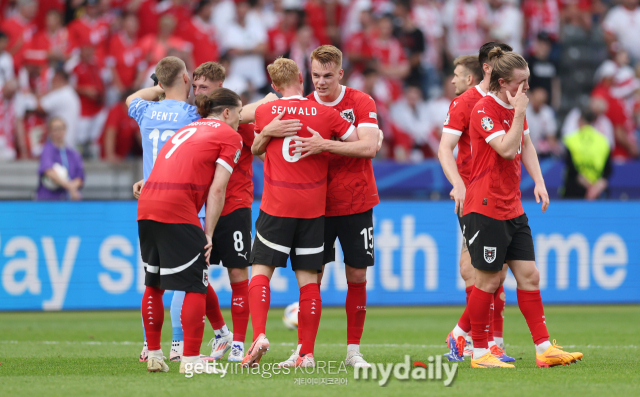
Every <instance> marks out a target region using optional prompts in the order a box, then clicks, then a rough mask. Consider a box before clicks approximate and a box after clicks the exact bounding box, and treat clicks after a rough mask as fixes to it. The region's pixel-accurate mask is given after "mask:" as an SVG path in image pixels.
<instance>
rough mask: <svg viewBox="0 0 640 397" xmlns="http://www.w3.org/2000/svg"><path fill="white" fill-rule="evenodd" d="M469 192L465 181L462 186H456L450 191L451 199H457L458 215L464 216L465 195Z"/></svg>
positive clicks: (456, 209) (456, 208)
mask: <svg viewBox="0 0 640 397" xmlns="http://www.w3.org/2000/svg"><path fill="white" fill-rule="evenodd" d="M466 194H467V188H466V187H465V186H464V183H463V184H462V185H460V186H454V187H453V189H451V192H450V193H449V197H451V200H453V201H455V203H456V207H455V210H454V211H455V212H456V215H458V216H462V212H463V207H464V197H465V195H466Z"/></svg>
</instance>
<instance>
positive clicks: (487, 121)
mask: <svg viewBox="0 0 640 397" xmlns="http://www.w3.org/2000/svg"><path fill="white" fill-rule="evenodd" d="M480 125H482V128H484V130H485V131H491V130H492V129H493V120H491V117H483V118H482V120H480Z"/></svg>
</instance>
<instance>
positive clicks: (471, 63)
mask: <svg viewBox="0 0 640 397" xmlns="http://www.w3.org/2000/svg"><path fill="white" fill-rule="evenodd" d="M456 66H462V67H463V68H465V69H467V71H468V72H469V74H471V75H472V76H473V81H475V83H476V84H478V83H480V81H482V75H483V72H482V66H480V62H479V61H478V56H477V55H462V56H459V57H457V58H456V59H455V61H453V67H454V68H455V67H456Z"/></svg>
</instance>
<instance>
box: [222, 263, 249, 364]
mask: <svg viewBox="0 0 640 397" xmlns="http://www.w3.org/2000/svg"><path fill="white" fill-rule="evenodd" d="M227 270H228V272H229V280H230V281H231V320H232V321H233V331H234V332H233V340H232V342H231V352H230V353H229V356H228V357H227V360H229V361H242V358H243V357H244V341H245V339H246V335H247V325H248V324H249V313H250V312H249V268H248V267H245V268H242V269H237V268H236V269H232V268H228V269H227Z"/></svg>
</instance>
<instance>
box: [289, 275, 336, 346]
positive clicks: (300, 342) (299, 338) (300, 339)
mask: <svg viewBox="0 0 640 397" xmlns="http://www.w3.org/2000/svg"><path fill="white" fill-rule="evenodd" d="M321 284H322V282H318V291H320V285H321ZM347 296H349V295H348V292H347ZM298 303H300V302H298ZM298 320H300V307H298ZM299 322H300V321H298V323H299ZM347 323H349V319H348V318H347ZM347 329H349V328H348V327H347ZM348 333H349V331H347V334H348ZM301 344H302V334H301V333H300V328H298V345H301Z"/></svg>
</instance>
